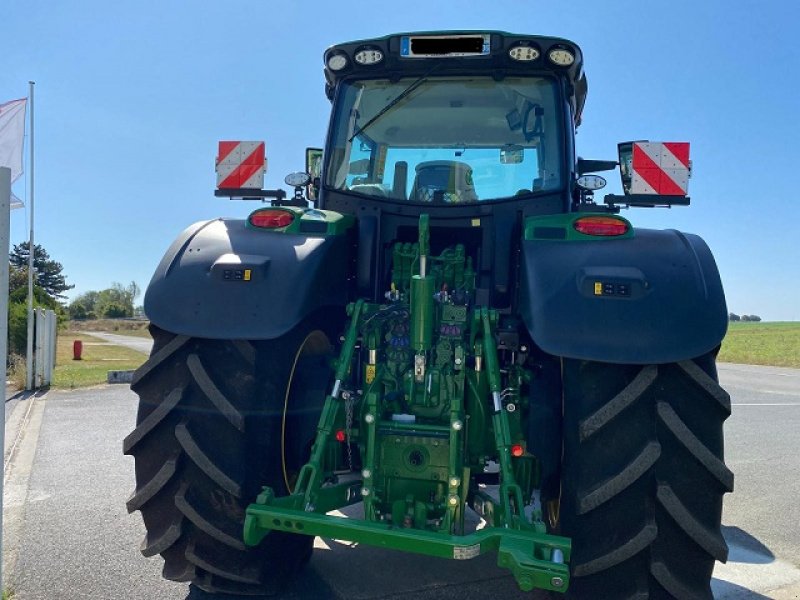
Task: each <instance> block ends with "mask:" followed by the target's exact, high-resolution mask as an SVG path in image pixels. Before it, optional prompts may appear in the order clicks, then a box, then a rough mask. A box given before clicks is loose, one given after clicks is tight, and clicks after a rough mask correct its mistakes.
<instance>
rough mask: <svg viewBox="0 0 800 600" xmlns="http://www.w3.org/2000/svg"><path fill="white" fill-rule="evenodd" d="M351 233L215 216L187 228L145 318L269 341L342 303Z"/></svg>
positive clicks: (185, 330)
mask: <svg viewBox="0 0 800 600" xmlns="http://www.w3.org/2000/svg"><path fill="white" fill-rule="evenodd" d="M347 240H348V236H346V235H336V236H326V237H322V236H317V237H314V236H306V235H302V234H291V233H285V232H276V231H266V230H259V229H256V228H251V227H248V226H247V225H246V221H244V220H241V219H215V220H211V221H203V222H199V223H195V224H193V225H191V226H189V227H188V228H186V229H185V230H184V231H183V233H181V234H180V235H179V236H178V238H177V239H176V240H175V241H174V242H173V243H172V245H171V246H170V247H169V250H167V253H166V254H165V255H164V258H162V259H161V262H160V264H159V265H158V268H157V269H156V272H155V274H154V275H153V278H152V280H151V281H150V285H149V286H148V288H147V291H146V293H145V298H144V310H145V314H146V315H147V317H148V318H149V319H150V321H151V322H152V323H153V324H155V325H157V326H158V327H160V328H162V329H166V330H168V331H171V332H173V333H177V334H183V335H190V336H194V337H203V338H212V339H248V340H253V339H274V338H277V337H279V336H281V335H283V334H285V333H286V332H288V331H289V330H291V329H292V328H293V327H294V326H295V325H297V324H298V323H299V322H300V321H302V320H303V319H304V318H305V317H307V316H309V315H310V314H311V313H313V312H315V311H317V310H319V309H323V308H326V307H331V308H339V309H341V307H344V306H345V304H346V303H347V269H348V265H349V263H350V261H349V244H348V241H347Z"/></svg>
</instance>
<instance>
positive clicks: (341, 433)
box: [336, 429, 346, 442]
mask: <svg viewBox="0 0 800 600" xmlns="http://www.w3.org/2000/svg"><path fill="white" fill-rule="evenodd" d="M345 439H346V437H345V435H344V429H340V430H339V431H337V432H336V441H337V442H343V441H344V440H345Z"/></svg>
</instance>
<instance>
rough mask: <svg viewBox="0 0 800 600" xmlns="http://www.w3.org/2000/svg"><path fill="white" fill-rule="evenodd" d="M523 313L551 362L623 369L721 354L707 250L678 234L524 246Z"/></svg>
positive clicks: (715, 287) (716, 291)
mask: <svg viewBox="0 0 800 600" xmlns="http://www.w3.org/2000/svg"><path fill="white" fill-rule="evenodd" d="M520 313H521V315H522V318H523V320H524V322H525V325H526V327H527V329H528V332H529V333H530V335H531V338H532V339H533V341H534V342H535V343H536V345H537V346H539V347H540V348H541V349H542V350H544V351H545V352H547V353H549V354H552V355H555V356H563V357H568V358H575V359H581V360H593V361H601V362H613V363H627V364H650V363H668V362H675V361H679V360H685V359H689V358H694V357H697V356H701V355H703V354H705V353H707V352H710V351H712V350H714V349H715V348H716V347H718V346H719V344H720V343H721V342H722V339H723V337H725V333H726V331H727V326H728V311H727V307H726V304H725V295H724V292H723V289H722V283H721V281H720V276H719V271H718V269H717V265H716V263H715V261H714V257H713V256H712V255H711V251H710V250H709V249H708V246H707V245H706V243H705V242H704V241H703V240H702V239H701V238H700V237H698V236H696V235H693V234H686V233H681V232H679V231H675V230H666V231H660V230H650V229H637V230H636V232H635V236H634V237H632V238H627V239H619V240H612V239H598V240H597V241H560V240H558V241H556V240H552V241H551V240H526V241H524V242H523V251H522V269H521V302H520Z"/></svg>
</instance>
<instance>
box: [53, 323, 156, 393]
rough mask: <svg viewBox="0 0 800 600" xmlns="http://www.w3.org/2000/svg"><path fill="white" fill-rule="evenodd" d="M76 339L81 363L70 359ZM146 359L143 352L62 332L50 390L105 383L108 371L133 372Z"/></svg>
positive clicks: (86, 336)
mask: <svg viewBox="0 0 800 600" xmlns="http://www.w3.org/2000/svg"><path fill="white" fill-rule="evenodd" d="M120 333H123V332H120ZM124 333H125V335H128V332H124ZM75 340H80V341H81V342H83V359H82V360H73V359H72V356H73V352H72V346H73V342H74V341H75ZM146 359H147V355H146V354H143V353H142V352H137V351H136V350H131V349H129V348H124V347H122V346H114V345H113V344H109V343H107V342H105V341H103V340H101V339H98V338H95V337H92V336H89V335H85V334H81V333H74V332H70V331H62V332H59V335H58V344H57V347H56V368H55V371H54V372H53V381H52V387H54V388H76V387H85V386H88V385H97V384H99V383H105V382H106V381H107V380H108V372H109V371H125V370H128V369H136V368H138V367H139V366H140V365H141V364H142V363H143V362H144V361H145V360H146Z"/></svg>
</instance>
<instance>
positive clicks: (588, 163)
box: [577, 158, 619, 177]
mask: <svg viewBox="0 0 800 600" xmlns="http://www.w3.org/2000/svg"><path fill="white" fill-rule="evenodd" d="M618 165H619V163H618V162H617V161H615V160H587V159H585V158H579V159H578V165H577V171H578V176H579V177H580V176H581V175H585V174H586V173H593V172H594V171H613V170H614V169H616V168H617V166H618Z"/></svg>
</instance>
